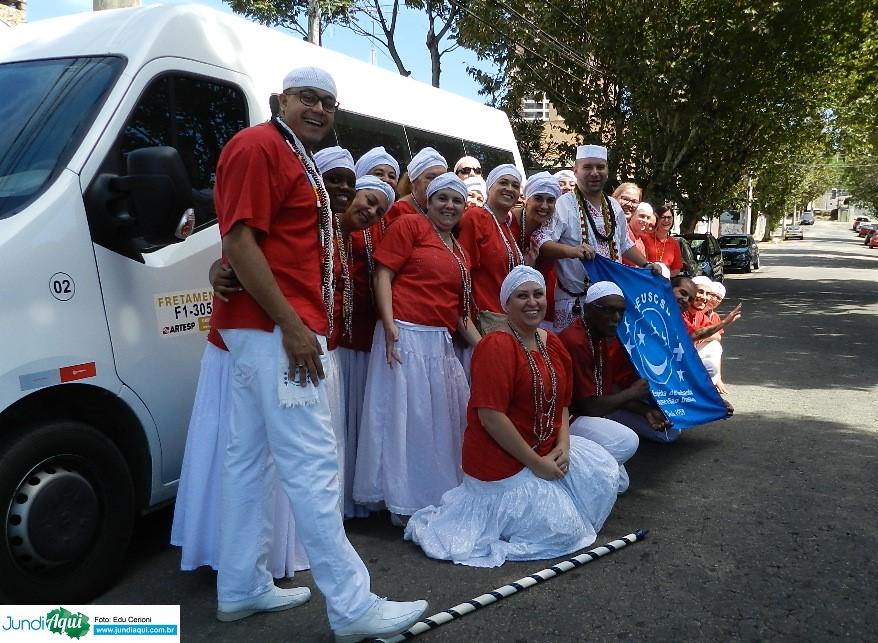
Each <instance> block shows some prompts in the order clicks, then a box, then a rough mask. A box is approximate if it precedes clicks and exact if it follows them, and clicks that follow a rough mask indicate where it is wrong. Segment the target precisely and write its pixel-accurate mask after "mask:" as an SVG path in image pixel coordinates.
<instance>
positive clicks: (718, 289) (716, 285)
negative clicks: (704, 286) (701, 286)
mask: <svg viewBox="0 0 878 643" xmlns="http://www.w3.org/2000/svg"><path fill="white" fill-rule="evenodd" d="M710 287H711V288H713V292H714V293H716V294H717V296H718V297H719V298H720V299H725V298H726V287H725V286H723V285H722V284H721V283H720V282H718V281H714V282H711V284H710Z"/></svg>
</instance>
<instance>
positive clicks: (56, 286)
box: [49, 272, 76, 301]
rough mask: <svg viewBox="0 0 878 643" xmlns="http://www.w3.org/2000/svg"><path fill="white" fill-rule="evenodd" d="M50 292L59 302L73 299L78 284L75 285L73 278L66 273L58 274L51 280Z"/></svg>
mask: <svg viewBox="0 0 878 643" xmlns="http://www.w3.org/2000/svg"><path fill="white" fill-rule="evenodd" d="M49 292H50V293H52V297H54V298H55V299H57V300H58V301H67V300H69V299H73V295H74V294H75V293H76V284H75V283H73V277H71V276H70V275H68V274H67V273H66V272H56V273H55V274H54V275H52V277H51V279H49Z"/></svg>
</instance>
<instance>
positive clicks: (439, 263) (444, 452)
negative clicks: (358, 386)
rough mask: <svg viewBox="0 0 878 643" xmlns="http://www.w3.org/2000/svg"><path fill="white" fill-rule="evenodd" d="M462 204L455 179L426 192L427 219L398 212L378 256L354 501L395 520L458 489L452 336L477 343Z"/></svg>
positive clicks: (458, 421) (457, 390)
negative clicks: (461, 235)
mask: <svg viewBox="0 0 878 643" xmlns="http://www.w3.org/2000/svg"><path fill="white" fill-rule="evenodd" d="M465 203H466V186H465V185H464V184H463V181H461V180H460V179H458V178H457V177H456V176H455V175H454V174H453V173H451V172H448V173H445V174H442V175H440V176H439V177H437V178H436V179H434V180H433V181H432V182H431V183H430V185H429V187H428V189H427V191H426V204H427V214H426V216H424V215H422V214H403V215H402V216H401V217H399V218H398V219H397V221H396V222H395V223H394V224H393V225H392V226H390V227H389V228H387V232H386V233H385V235H384V238H383V239H382V240H381V244H380V246H379V247H378V248H377V249H376V250H375V254H374V259H375V280H374V281H375V297H376V302H377V307H378V316H379V319H380V321H379V323H378V324H376V326H375V335H374V337H373V340H372V351H371V354H370V357H369V367H368V375H367V378H366V395H365V401H364V405H363V415H362V418H361V423H360V437H359V443H358V448H357V466H356V473H355V478H354V498H355V499H356V501H357V502H360V503H363V504H372V503H379V502H384V504H385V505H386V506H387V508H388V509H389V510H390V511H391V512H393V513H394V514H397V515H399V516H410V515H411V514H413V513H414V512H415V511H417V510H418V509H420V508H421V507H425V506H427V505H429V504H434V503H438V502H439V500H440V498H441V497H442V494H443V493H445V492H446V491H448V490H449V489H452V488H454V487H456V486H457V485H458V484H459V483H460V476H461V471H460V448H461V440H462V437H463V428H464V426H465V423H466V420H465V418H466V401H467V398H468V397H469V388H468V386H467V381H466V376H465V375H464V372H463V369H462V367H461V365H460V362H459V361H458V360H457V358H456V356H455V354H454V349H453V345H452V342H451V333H453V332H455V331H458V332H459V333H460V334H461V335H462V336H464V337H465V338H466V339H467V340H468V341H469V342H472V343H476V342H478V340H479V334H478V332H476V330H475V329H474V327H473V323H472V322H471V321H470V320H469V316H470V315H469V306H470V300H471V297H472V293H471V286H470V276H469V260H468V258H467V256H466V254H465V253H464V252H463V250H462V249H461V247H460V244H458V243H457V241H456V240H455V239H454V237H452V235H451V230H452V228H454V226H455V225H457V223H458V221H460V217H461V215H462V214H463V208H464V204H465Z"/></svg>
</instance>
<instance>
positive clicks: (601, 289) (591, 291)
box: [585, 281, 625, 304]
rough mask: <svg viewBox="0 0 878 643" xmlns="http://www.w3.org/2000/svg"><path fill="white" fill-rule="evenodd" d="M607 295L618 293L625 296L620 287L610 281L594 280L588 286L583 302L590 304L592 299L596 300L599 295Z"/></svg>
mask: <svg viewBox="0 0 878 643" xmlns="http://www.w3.org/2000/svg"><path fill="white" fill-rule="evenodd" d="M607 295H619V296H620V297H625V295H624V294H622V289H621V288H619V286H617V285H616V284H614V283H613V282H612V281H596V282H595V283H593V284H592V285H591V286H589V288H588V292H587V293H585V303H587V304H590V303H591V302H593V301H597V300H598V299H600V298H601V297H606V296H607Z"/></svg>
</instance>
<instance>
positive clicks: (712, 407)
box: [583, 256, 726, 429]
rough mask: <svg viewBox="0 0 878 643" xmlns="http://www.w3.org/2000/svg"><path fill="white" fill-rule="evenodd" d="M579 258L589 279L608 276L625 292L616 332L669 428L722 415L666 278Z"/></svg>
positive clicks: (718, 399)
mask: <svg viewBox="0 0 878 643" xmlns="http://www.w3.org/2000/svg"><path fill="white" fill-rule="evenodd" d="M583 264H584V265H585V269H586V270H587V271H588V274H589V277H591V280H592V281H593V282H596V281H612V282H613V283H615V284H616V285H617V286H619V288H621V289H622V292H623V293H625V315H624V316H623V317H622V322H621V323H620V324H619V328H618V330H617V331H616V334H617V336H618V337H619V341H620V342H621V343H622V345H624V346H625V350H627V351H628V354H629V355H630V356H631V362H632V364H634V368H635V369H637V372H638V373H639V374H640V376H641V377H643V378H644V379H646V380H647V382H649V390H650V392H651V393H652V395H653V398H655V402H656V403H657V404H658V406H659V408H660V409H661V410H662V412H663V413H664V414H665V415H666V416H667V418H668V419H669V420H670V421H671V422H672V423H673V425H674V428H675V429H688V428H691V427H693V426H699V425H701V424H707V423H708V422H713V421H714V420H719V419H723V418H725V417H726V406H725V404H724V403H723V400H722V398H721V397H720V395H719V393H718V392H717V390H716V387H715V386H714V385H713V382H711V381H710V375H708V374H707V371H706V370H705V368H704V365H703V364H702V363H701V358H700V357H699V356H698V352H697V351H696V350H695V345H694V344H693V343H692V340H691V339H690V338H689V334H688V333H687V332H686V326H685V325H684V323H683V316H682V315H681V314H680V308H679V307H678V306H677V301H676V300H675V299H674V293H673V292H672V291H671V282H670V281H668V280H667V279H665V278H664V277H660V276H658V275H654V274H652V271H651V270H648V269H645V268H633V267H631V266H625V265H622V264H621V263H617V262H615V261H610V260H609V259H605V258H604V257H600V256H598V257H595V258H594V260H592V261H584V262H583Z"/></svg>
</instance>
